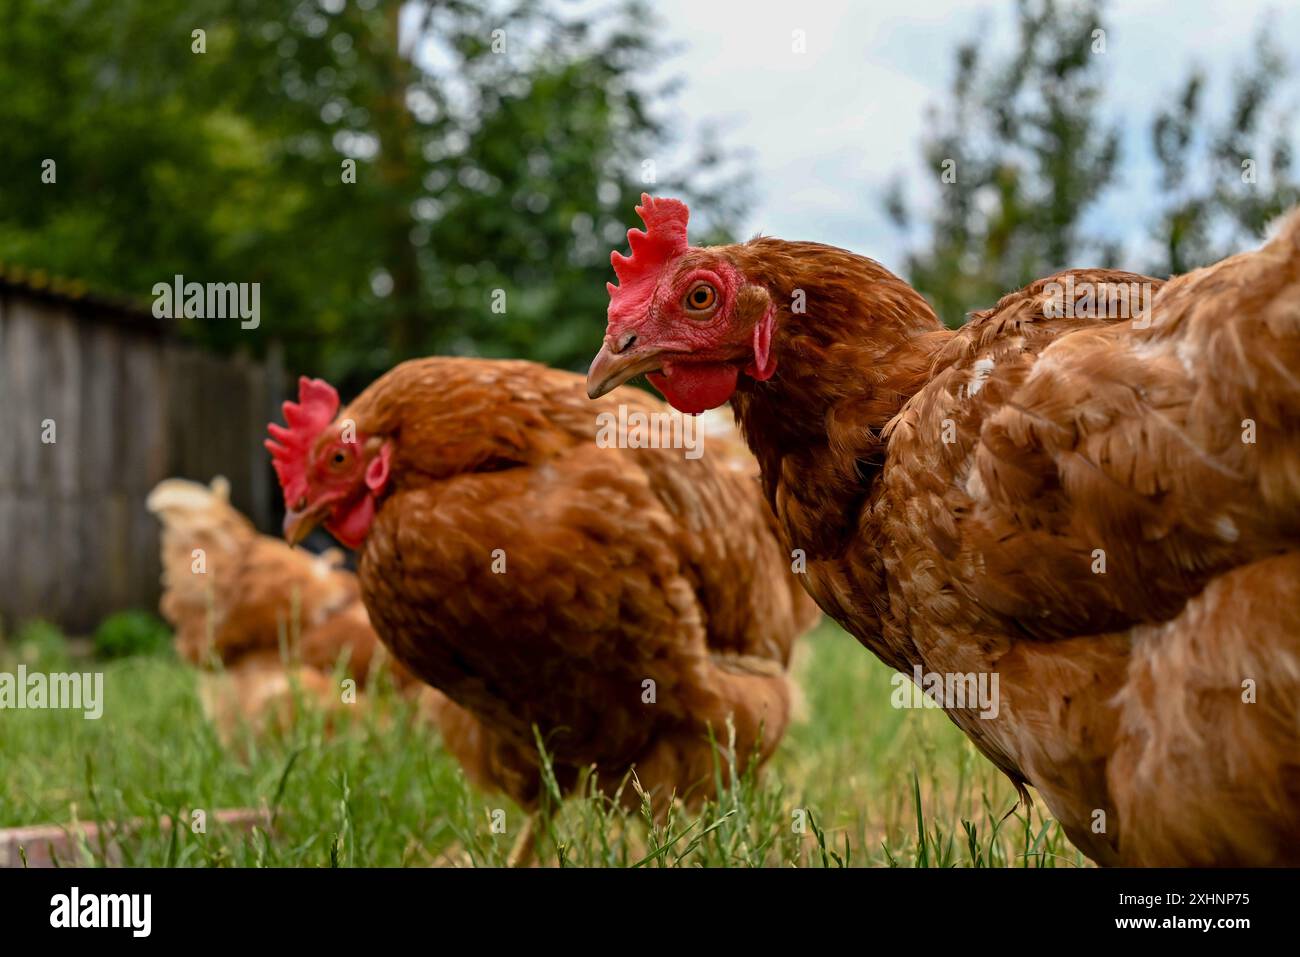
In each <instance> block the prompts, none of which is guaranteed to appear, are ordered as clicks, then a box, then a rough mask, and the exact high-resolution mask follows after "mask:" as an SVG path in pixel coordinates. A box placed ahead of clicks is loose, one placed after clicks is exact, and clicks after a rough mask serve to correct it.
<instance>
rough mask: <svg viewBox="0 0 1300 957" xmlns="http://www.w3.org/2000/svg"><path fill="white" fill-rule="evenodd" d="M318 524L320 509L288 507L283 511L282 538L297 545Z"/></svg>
mask: <svg viewBox="0 0 1300 957" xmlns="http://www.w3.org/2000/svg"><path fill="white" fill-rule="evenodd" d="M319 524H320V509H318V508H304V509H301V510H299V509H293V508H291V509H289V510H288V511H286V512H285V513H284V540H285V541H286V542H288V543H289V544H290V545H297V544H298V543H299V542H301V541H302V540H303V539H304V538H306V537H307V536H308V535H310V534H311V533H312V530H313V529H314V528H315V527H316V526H317V525H319Z"/></svg>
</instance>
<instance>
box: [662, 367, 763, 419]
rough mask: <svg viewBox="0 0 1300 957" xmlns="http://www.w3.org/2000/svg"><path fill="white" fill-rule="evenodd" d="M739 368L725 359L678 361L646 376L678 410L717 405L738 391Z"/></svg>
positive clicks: (701, 410)
mask: <svg viewBox="0 0 1300 957" xmlns="http://www.w3.org/2000/svg"><path fill="white" fill-rule="evenodd" d="M739 375H740V368H739V367H738V366H736V365H733V364H729V363H725V362H675V363H673V364H671V365H665V366H664V368H663V371H662V372H651V373H649V374H647V376H646V378H647V379H649V380H650V384H651V385H652V386H654V387H655V388H656V389H658V390H659V391H660V392H661V393H663V396H664V398H665V399H667V400H668V403H669V405H671V406H672V407H673V408H674V409H676V410H677V411H678V412H686V413H690V414H697V413H700V412H705V411H707V410H709V409H716V408H717V407H718V406H720V405H722V403H724V402H726V401H727V400H728V399H730V398H731V395H732V393H733V392H735V391H736V379H737V377H738V376H739Z"/></svg>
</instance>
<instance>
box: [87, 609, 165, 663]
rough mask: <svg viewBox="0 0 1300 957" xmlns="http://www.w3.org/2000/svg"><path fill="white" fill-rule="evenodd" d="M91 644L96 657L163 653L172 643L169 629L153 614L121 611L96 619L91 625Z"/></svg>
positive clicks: (123, 656)
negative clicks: (92, 643)
mask: <svg viewBox="0 0 1300 957" xmlns="http://www.w3.org/2000/svg"><path fill="white" fill-rule="evenodd" d="M94 647H95V654H96V656H98V657H100V658H125V657H128V656H129V655H159V654H165V653H168V652H170V650H171V647H172V631H171V629H170V628H169V627H167V624H166V622H164V621H163V620H162V619H160V618H159V617H158V616H157V615H151V614H149V613H148V612H147V611H122V612H118V613H117V614H114V615H109V616H108V617H107V618H105V619H104V620H103V621H102V622H100V625H99V627H98V628H97V629H95V639H94Z"/></svg>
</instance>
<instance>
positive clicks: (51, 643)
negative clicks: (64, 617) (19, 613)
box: [8, 618, 68, 664]
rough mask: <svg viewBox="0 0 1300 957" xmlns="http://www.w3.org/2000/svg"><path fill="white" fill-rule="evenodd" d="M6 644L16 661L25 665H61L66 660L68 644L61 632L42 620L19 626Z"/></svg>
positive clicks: (26, 622) (34, 620)
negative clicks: (39, 663)
mask: <svg viewBox="0 0 1300 957" xmlns="http://www.w3.org/2000/svg"><path fill="white" fill-rule="evenodd" d="M8 643H9V645H10V647H11V648H12V649H13V652H12V653H13V655H14V656H15V657H16V659H17V661H20V662H23V663H26V664H34V663H36V662H49V663H54V664H62V663H66V662H67V659H68V642H67V639H66V638H65V637H64V635H63V632H62V630H60V629H59V627H58V626H57V625H53V624H51V623H50V622H48V621H44V620H43V619H39V618H37V619H33V620H31V621H25V622H23V623H22V624H20V625H19V626H18V628H17V629H16V630H15V631H14V633H13V634H12V635H10V636H9V638H8Z"/></svg>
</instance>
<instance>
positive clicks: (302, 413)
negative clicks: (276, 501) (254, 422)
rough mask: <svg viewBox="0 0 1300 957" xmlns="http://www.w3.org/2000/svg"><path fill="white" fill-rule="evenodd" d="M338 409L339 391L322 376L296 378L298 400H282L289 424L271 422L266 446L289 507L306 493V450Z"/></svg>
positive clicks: (267, 428) (331, 420)
mask: <svg viewBox="0 0 1300 957" xmlns="http://www.w3.org/2000/svg"><path fill="white" fill-rule="evenodd" d="M338 410H339V394H338V393H337V392H335V391H334V387H333V386H332V385H330V384H329V383H328V382H326V381H325V380H324V379H308V378H307V377H306V376H303V377H302V378H300V379H299V380H298V401H297V402H286V403H285V404H284V421H285V422H287V423H289V427H288V428H285V427H284V426H282V425H277V424H276V423H274V422H272V423H271V424H270V425H268V426H267V427H266V430H267V431H268V432H270V433H271V438H269V439H267V440H266V442H265V443H263V444H265V446H266V448H267V451H269V452H270V453H271V464H272V465H273V466H274V467H275V474H276V475H277V476H279V478H280V488H282V489H283V490H284V501H285V504H287V505H288V506H289V507H290V508H293V506H294V503H295V502H297V501H298V500H299V499H300V498H302V497H303V496H304V495H306V494H307V453H308V451H309V450H310V449H311V445H312V443H313V442H314V441H316V436H318V435H320V434H321V432H323V431H324V430H325V427H326V426H328V425H329V424H330V423H331V422H333V421H334V415H335V414H336V413H337V412H338Z"/></svg>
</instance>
